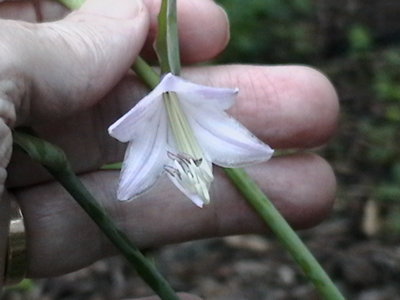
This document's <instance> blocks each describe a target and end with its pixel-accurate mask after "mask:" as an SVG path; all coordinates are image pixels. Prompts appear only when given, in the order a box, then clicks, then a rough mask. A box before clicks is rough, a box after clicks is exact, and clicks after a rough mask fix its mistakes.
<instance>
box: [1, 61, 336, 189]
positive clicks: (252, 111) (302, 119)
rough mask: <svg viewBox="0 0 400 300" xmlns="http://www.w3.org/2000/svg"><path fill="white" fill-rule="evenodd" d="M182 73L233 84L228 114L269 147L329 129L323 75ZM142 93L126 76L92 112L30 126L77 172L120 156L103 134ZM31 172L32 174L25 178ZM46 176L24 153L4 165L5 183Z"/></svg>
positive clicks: (307, 140)
mask: <svg viewBox="0 0 400 300" xmlns="http://www.w3.org/2000/svg"><path fill="white" fill-rule="evenodd" d="M184 76H186V77H187V78H189V79H192V80H193V81H194V82H200V83H204V84H208V85H212V86H219V87H239V88H240V91H239V95H238V99H237V103H236V104H235V106H234V107H233V109H232V110H231V112H232V114H233V115H234V116H235V117H236V118H238V119H239V121H241V122H242V123H243V124H244V125H245V126H246V127H248V128H249V130H250V131H252V132H253V133H254V134H256V135H257V136H258V137H259V138H261V139H263V140H264V141H265V142H266V143H268V144H270V145H271V146H272V147H273V148H277V149H283V148H307V147H315V146H318V145H321V144H322V143H325V142H326V141H327V140H328V139H329V138H330V137H331V136H332V135H333V134H334V132H335V129H336V124H337V118H338V99H337V96H336V93H335V90H334V88H333V87H332V85H331V83H330V82H329V81H328V80H327V79H326V77H325V76H324V75H323V74H321V73H319V72H317V71H315V70H313V69H310V68H308V67H300V66H277V67H259V66H243V65H241V66H225V67H207V68H200V69H191V70H188V71H185V74H184ZM146 92H147V90H146V89H145V88H144V87H143V86H141V85H140V84H139V83H138V82H137V79H136V78H135V77H134V76H130V77H127V78H125V79H124V80H123V81H122V82H121V83H120V84H119V85H118V86H117V87H116V88H115V89H114V91H113V92H112V93H110V94H109V95H108V96H107V97H106V98H105V99H104V100H103V101H102V102H101V103H100V104H99V105H98V106H97V107H95V108H94V109H93V110H91V111H89V112H83V113H81V114H78V115H76V116H74V117H73V118H70V119H62V120H61V121H53V122H51V123H46V124H44V125H43V126H36V127H35V129H36V131H37V132H38V134H39V136H41V137H43V138H45V139H47V140H49V141H51V142H53V143H55V144H57V145H59V146H60V147H61V148H62V149H64V151H65V152H66V153H67V156H68V158H69V159H70V161H71V163H72V165H73V167H74V169H75V170H76V171H77V172H88V171H92V170H96V169H98V168H99V167H100V166H102V165H104V164H106V163H110V162H116V161H121V160H122V159H123V155H124V151H125V146H126V145H125V144H121V143H119V142H117V141H116V140H114V139H112V138H111V137H109V136H108V134H107V128H108V126H110V125H111V124H112V123H113V122H115V120H117V119H118V118H119V117H120V116H121V115H122V114H123V113H124V112H126V111H128V110H129V109H130V108H131V107H132V106H133V105H135V103H136V102H137V101H138V99H140V98H141V97H142V96H144V95H145V93H146ZM78 145H79V146H78ZM32 170H34V173H35V175H36V176H35V177H34V178H32V176H30V174H31V172H32ZM47 179H49V176H48V174H47V172H45V171H43V170H41V169H40V168H38V167H37V165H36V164H34V163H32V162H31V161H30V160H28V159H26V156H25V155H21V154H20V153H15V155H14V157H13V159H12V162H11V164H10V166H9V178H8V185H9V186H20V185H25V184H32V183H37V182H40V181H42V180H47Z"/></svg>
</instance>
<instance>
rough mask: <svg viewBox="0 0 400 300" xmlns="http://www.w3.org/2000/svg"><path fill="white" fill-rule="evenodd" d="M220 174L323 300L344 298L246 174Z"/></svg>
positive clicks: (240, 171) (226, 170) (227, 171)
mask: <svg viewBox="0 0 400 300" xmlns="http://www.w3.org/2000/svg"><path fill="white" fill-rule="evenodd" d="M224 171H225V173H226V174H227V175H228V177H229V178H230V179H231V180H232V182H233V183H234V184H235V186H236V188H237V189H238V190H239V191H240V192H241V193H242V195H243V196H244V197H245V198H246V199H247V201H248V202H249V203H250V204H251V205H252V206H253V208H254V209H255V210H256V211H257V212H258V214H259V215H260V216H261V217H262V219H263V220H264V222H265V223H267V224H268V226H269V228H270V229H271V231H272V232H273V233H274V234H275V235H276V237H277V238H278V239H279V240H280V242H281V243H282V244H283V246H284V247H285V248H286V250H287V251H288V252H289V253H290V254H291V255H292V257H293V259H294V260H295V261H296V262H297V264H298V265H299V266H300V267H301V268H302V270H303V272H304V273H305V275H306V276H307V277H308V279H309V280H310V281H311V282H312V283H313V284H314V286H315V288H316V289H317V290H318V291H319V293H320V294H321V295H322V296H323V297H324V299H326V300H341V299H344V297H343V295H342V294H341V293H340V291H339V290H338V289H337V288H336V286H335V285H334V283H333V282H332V280H331V279H330V278H329V276H328V275H327V274H326V272H325V271H324V270H323V269H322V267H321V266H320V264H319V263H318V261H317V260H316V259H315V258H314V256H313V255H312V254H311V252H310V251H309V250H308V248H307V247H306V246H305V245H304V243H303V242H302V241H301V239H300V238H299V237H298V235H297V234H296V233H295V232H294V231H293V229H292V228H291V227H290V225H289V224H288V223H287V222H286V220H285V219H284V218H283V217H282V215H281V214H280V213H279V211H278V210H277V209H276V208H275V206H274V205H273V204H272V203H271V201H270V200H269V199H268V197H267V196H266V195H265V194H264V193H263V191H261V189H260V187H259V186H258V185H257V184H256V183H255V182H254V181H253V180H252V179H251V177H250V176H249V175H248V174H247V173H246V171H244V170H243V169H224Z"/></svg>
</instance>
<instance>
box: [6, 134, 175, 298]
mask: <svg viewBox="0 0 400 300" xmlns="http://www.w3.org/2000/svg"><path fill="white" fill-rule="evenodd" d="M13 139H14V143H15V144H16V145H18V146H19V147H20V148H22V149H23V150H24V151H25V152H26V153H28V155H29V156H30V157H31V158H32V159H33V160H35V161H37V162H38V163H40V164H41V165H43V166H44V167H45V168H46V169H47V170H48V171H49V173H50V174H51V175H53V176H54V178H55V179H56V180H57V181H58V182H60V183H61V185H62V186H63V187H64V188H65V189H66V190H67V191H68V192H69V193H70V194H71V195H72V197H73V198H74V199H75V200H76V201H77V202H78V203H79V205H80V206H81V207H82V208H83V210H84V211H85V212H86V213H87V214H88V215H89V216H90V217H91V218H92V219H93V221H94V222H95V223H96V224H97V226H98V227H99V228H100V229H101V230H102V232H103V233H104V234H105V235H106V236H107V237H108V239H109V240H110V241H111V242H112V243H113V244H114V245H115V247H116V248H117V249H118V250H119V251H120V252H121V253H122V255H123V256H124V257H125V258H126V259H127V260H128V261H129V262H130V263H131V264H132V265H133V267H134V268H135V270H136V271H137V272H138V274H139V275H140V276H141V277H142V278H143V280H144V281H145V282H146V283H147V284H148V285H149V286H150V287H151V288H152V289H153V290H154V292H155V293H157V294H158V295H159V296H160V298H161V299H164V300H179V298H178V296H177V295H176V294H175V292H174V290H173V289H172V288H171V286H170V285H169V284H168V282H167V281H166V280H165V279H164V278H163V277H162V275H161V274H160V273H159V272H158V270H157V269H156V268H155V266H154V265H153V264H152V263H151V262H149V261H148V260H147V259H146V257H145V256H144V255H143V254H142V253H141V252H140V250H139V249H138V248H137V247H136V246H135V245H134V244H133V243H132V242H131V241H130V240H129V238H128V237H127V236H126V235H125V234H124V233H123V232H122V231H121V230H119V229H118V228H117V227H116V226H115V225H114V223H113V222H112V220H111V219H110V218H109V217H108V215H107V214H106V212H105V210H104V209H103V208H102V207H101V206H100V205H99V204H98V203H97V201H96V199H95V198H94V197H93V196H92V194H91V193H90V192H89V191H88V190H87V189H86V187H85V186H84V185H83V184H82V182H81V181H80V180H79V178H78V177H77V176H76V175H75V174H74V172H73V170H72V169H71V167H70V165H69V163H68V161H67V159H66V157H65V154H64V152H63V151H62V150H61V149H59V148H57V147H55V146H54V145H52V144H50V143H48V142H45V141H44V140H42V139H39V138H37V137H34V136H31V135H28V134H25V133H21V132H16V131H15V132H14V133H13Z"/></svg>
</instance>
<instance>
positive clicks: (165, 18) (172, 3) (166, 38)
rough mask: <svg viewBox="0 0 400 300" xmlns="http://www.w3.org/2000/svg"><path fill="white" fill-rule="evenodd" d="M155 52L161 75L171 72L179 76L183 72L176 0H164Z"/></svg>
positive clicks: (159, 17) (159, 16)
mask: <svg viewBox="0 0 400 300" xmlns="http://www.w3.org/2000/svg"><path fill="white" fill-rule="evenodd" d="M155 50H156V53H157V56H158V60H159V63H160V67H161V73H162V74H164V73H169V72H171V73H172V74H174V75H179V73H180V71H181V63H180V54H179V37H178V24H177V17H176V0H163V1H162V4H161V9H160V14H159V15H158V34H157V40H156V44H155Z"/></svg>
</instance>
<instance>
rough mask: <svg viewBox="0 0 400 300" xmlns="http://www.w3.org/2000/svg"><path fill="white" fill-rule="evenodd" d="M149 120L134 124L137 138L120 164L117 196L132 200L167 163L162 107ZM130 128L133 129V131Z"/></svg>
mask: <svg viewBox="0 0 400 300" xmlns="http://www.w3.org/2000/svg"><path fill="white" fill-rule="evenodd" d="M157 107H158V109H157V110H156V111H155V113H154V114H153V117H152V121H151V122H148V123H146V126H143V125H144V124H140V125H138V124H136V125H135V126H137V127H140V136H139V135H138V136H137V137H136V138H135V139H134V140H133V141H131V142H130V143H129V145H128V148H127V150H126V153H125V158H124V162H123V165H122V171H121V178H120V182H119V186H118V193H117V197H118V199H119V200H131V199H133V198H135V197H138V196H140V195H141V194H142V193H144V192H146V191H147V190H148V189H149V188H151V187H152V186H153V185H154V183H155V182H156V180H157V179H158V177H159V176H160V175H161V174H162V172H163V170H164V169H163V168H164V165H165V163H166V162H167V155H166V151H167V147H168V146H167V137H168V131H169V128H168V121H167V115H166V112H165V109H164V106H162V105H161V106H157ZM132 129H133V128H132Z"/></svg>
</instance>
